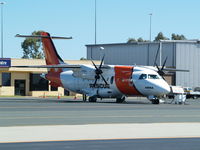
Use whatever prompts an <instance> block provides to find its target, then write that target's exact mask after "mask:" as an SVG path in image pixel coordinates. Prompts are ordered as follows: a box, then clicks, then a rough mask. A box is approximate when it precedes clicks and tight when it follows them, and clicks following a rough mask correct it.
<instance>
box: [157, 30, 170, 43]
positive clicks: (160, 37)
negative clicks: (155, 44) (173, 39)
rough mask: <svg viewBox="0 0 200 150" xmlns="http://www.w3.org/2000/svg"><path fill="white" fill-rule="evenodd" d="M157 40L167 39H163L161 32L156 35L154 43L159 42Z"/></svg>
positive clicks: (164, 38)
mask: <svg viewBox="0 0 200 150" xmlns="http://www.w3.org/2000/svg"><path fill="white" fill-rule="evenodd" d="M159 40H169V38H167V37H165V36H164V35H163V33H162V32H159V33H158V35H157V36H156V37H155V40H154V41H159Z"/></svg>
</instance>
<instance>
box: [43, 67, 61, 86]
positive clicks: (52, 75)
mask: <svg viewBox="0 0 200 150" xmlns="http://www.w3.org/2000/svg"><path fill="white" fill-rule="evenodd" d="M46 78H47V80H49V81H51V82H50V85H51V86H53V87H63V85H62V82H61V80H60V72H52V71H49V72H48V74H47V75H46Z"/></svg>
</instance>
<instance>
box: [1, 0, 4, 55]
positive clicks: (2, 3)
mask: <svg viewBox="0 0 200 150" xmlns="http://www.w3.org/2000/svg"><path fill="white" fill-rule="evenodd" d="M0 4H1V58H3V5H4V4H5V2H0Z"/></svg>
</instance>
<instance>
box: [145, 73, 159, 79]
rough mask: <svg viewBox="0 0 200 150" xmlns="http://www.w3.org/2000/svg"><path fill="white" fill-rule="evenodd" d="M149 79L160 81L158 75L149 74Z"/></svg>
mask: <svg viewBox="0 0 200 150" xmlns="http://www.w3.org/2000/svg"><path fill="white" fill-rule="evenodd" d="M148 79H160V77H159V76H158V75H156V74H149V75H148Z"/></svg>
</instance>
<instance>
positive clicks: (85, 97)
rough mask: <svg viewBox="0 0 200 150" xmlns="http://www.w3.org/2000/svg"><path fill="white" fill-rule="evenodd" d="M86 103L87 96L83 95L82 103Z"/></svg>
mask: <svg viewBox="0 0 200 150" xmlns="http://www.w3.org/2000/svg"><path fill="white" fill-rule="evenodd" d="M86 101H87V96H86V95H85V94H83V102H86Z"/></svg>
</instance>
